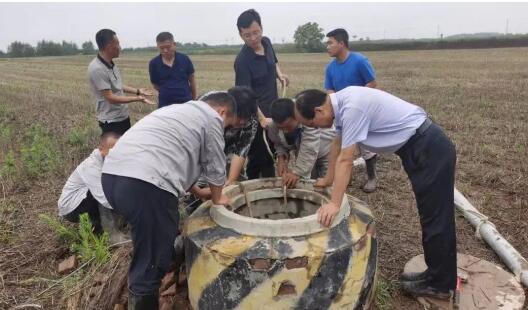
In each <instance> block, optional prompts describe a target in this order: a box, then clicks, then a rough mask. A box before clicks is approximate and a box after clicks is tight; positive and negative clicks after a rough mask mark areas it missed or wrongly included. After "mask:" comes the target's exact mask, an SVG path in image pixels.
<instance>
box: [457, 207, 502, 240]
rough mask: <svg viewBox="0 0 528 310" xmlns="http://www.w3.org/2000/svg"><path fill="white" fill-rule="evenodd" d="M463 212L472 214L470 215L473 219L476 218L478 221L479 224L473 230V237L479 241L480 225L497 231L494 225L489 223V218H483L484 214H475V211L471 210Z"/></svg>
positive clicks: (480, 235)
mask: <svg viewBox="0 0 528 310" xmlns="http://www.w3.org/2000/svg"><path fill="white" fill-rule="evenodd" d="M464 212H466V213H469V214H472V215H474V216H475V217H477V218H478V219H479V220H480V222H479V223H478V225H477V227H476V228H475V237H477V238H479V239H482V234H481V233H480V229H481V228H482V225H484V224H488V225H490V226H491V227H493V228H495V229H497V227H496V226H495V224H493V222H491V221H490V220H489V218H488V217H487V216H485V215H484V214H482V213H480V212H477V211H473V210H464Z"/></svg>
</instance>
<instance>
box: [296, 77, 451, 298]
mask: <svg viewBox="0 0 528 310" xmlns="http://www.w3.org/2000/svg"><path fill="white" fill-rule="evenodd" d="M295 104H296V109H295V111H296V112H295V113H296V114H295V117H296V118H297V119H298V120H299V121H300V122H301V123H302V124H304V125H307V126H311V127H318V128H328V127H331V126H332V125H333V124H334V125H335V127H336V132H337V137H336V139H335V140H334V144H333V146H332V150H331V154H332V155H331V156H330V165H329V168H328V173H327V175H326V176H325V178H323V179H319V180H318V182H317V183H316V185H318V186H330V185H333V188H332V193H331V200H330V202H328V203H326V204H324V205H323V206H321V208H319V210H318V211H317V216H318V220H319V222H320V223H321V224H322V225H324V226H330V225H331V224H332V222H333V220H334V218H335V215H336V214H337V213H338V212H339V206H340V205H341V200H342V199H343V196H344V194H345V192H346V189H347V185H348V180H349V179H350V175H351V173H352V167H353V161H354V159H355V157H357V156H358V155H359V147H363V148H365V149H367V150H369V151H371V152H376V153H396V154H397V155H398V156H399V157H400V159H401V161H402V164H403V168H404V169H405V172H406V173H407V175H408V176H409V180H410V181H411V185H412V189H413V192H414V195H415V197H416V204H417V207H418V214H419V215H420V223H421V225H422V246H423V250H424V256H425V262H426V265H427V269H426V270H425V271H424V272H421V273H403V274H402V275H401V278H400V281H401V287H402V289H403V290H404V291H406V292H408V293H410V294H412V295H414V296H416V297H420V296H430V297H435V298H442V299H449V298H450V297H451V295H452V293H453V292H454V289H455V286H456V278H457V262H456V230H455V214H454V213H455V207H454V195H453V189H454V185H455V166H456V151H455V146H454V145H453V143H452V142H451V140H450V139H449V138H448V137H447V135H446V134H445V133H444V131H443V130H442V128H440V126H438V125H436V124H435V123H433V122H432V121H431V120H430V119H429V118H428V117H427V113H425V111H424V110H423V109H422V108H420V107H418V106H416V105H414V104H411V103H409V102H406V101H405V100H402V99H400V98H398V97H396V96H393V95H391V94H389V93H386V92H384V91H381V90H377V89H373V88H369V87H359V86H350V87H347V88H345V89H343V90H341V91H338V92H336V93H334V94H329V95H328V94H326V93H325V92H323V91H320V90H317V89H310V90H305V91H303V92H301V93H300V94H298V95H297V96H296V101H295Z"/></svg>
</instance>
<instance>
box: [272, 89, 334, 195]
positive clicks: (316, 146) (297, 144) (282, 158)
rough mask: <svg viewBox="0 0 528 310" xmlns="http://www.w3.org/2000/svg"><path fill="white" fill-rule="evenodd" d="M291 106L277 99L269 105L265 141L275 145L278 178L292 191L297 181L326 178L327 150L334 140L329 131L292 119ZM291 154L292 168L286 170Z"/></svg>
mask: <svg viewBox="0 0 528 310" xmlns="http://www.w3.org/2000/svg"><path fill="white" fill-rule="evenodd" d="M294 106H295V104H294V102H293V100H291V99H287V98H283V99H277V100H275V101H273V102H272V103H271V107H270V114H271V119H272V120H273V122H272V123H271V124H270V125H269V126H268V127H267V128H266V130H267V133H268V138H269V139H270V140H271V141H272V142H273V144H274V145H275V152H276V154H277V174H278V176H280V177H282V180H283V184H284V185H286V186H287V187H288V188H292V187H295V185H297V182H298V181H299V179H300V178H304V179H310V178H311V179H317V178H321V177H323V176H325V174H326V170H327V168H328V157H329V154H330V146H331V144H332V140H333V138H334V137H335V130H334V129H332V128H312V127H306V126H303V125H302V124H301V123H299V121H297V120H296V119H295V114H294ZM290 151H294V153H295V163H294V164H293V168H292V169H291V170H290V169H288V163H289V160H290Z"/></svg>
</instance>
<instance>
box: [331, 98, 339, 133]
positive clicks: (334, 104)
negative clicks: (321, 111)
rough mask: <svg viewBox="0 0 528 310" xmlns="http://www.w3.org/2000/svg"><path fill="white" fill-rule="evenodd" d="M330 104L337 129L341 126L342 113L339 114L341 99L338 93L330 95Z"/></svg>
mask: <svg viewBox="0 0 528 310" xmlns="http://www.w3.org/2000/svg"><path fill="white" fill-rule="evenodd" d="M330 103H331V104H332V109H333V110H334V111H333V112H334V125H335V126H336V127H337V126H338V125H341V113H339V98H338V97H337V94H336V93H332V94H330Z"/></svg>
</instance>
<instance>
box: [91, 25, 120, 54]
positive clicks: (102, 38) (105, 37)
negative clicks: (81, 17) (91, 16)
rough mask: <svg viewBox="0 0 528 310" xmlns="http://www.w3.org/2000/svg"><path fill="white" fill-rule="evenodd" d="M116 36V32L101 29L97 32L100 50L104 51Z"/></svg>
mask: <svg viewBox="0 0 528 310" xmlns="http://www.w3.org/2000/svg"><path fill="white" fill-rule="evenodd" d="M115 35H116V33H115V31H113V30H110V29H101V30H99V31H97V33H96V34H95V42H96V43H97V47H98V48H99V50H102V49H103V48H105V47H106V46H107V45H108V44H109V43H110V42H112V40H113V39H114V36H115Z"/></svg>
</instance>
